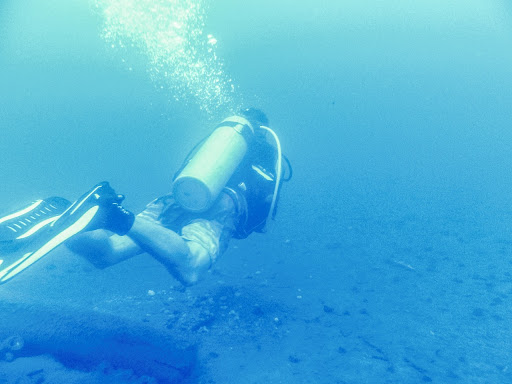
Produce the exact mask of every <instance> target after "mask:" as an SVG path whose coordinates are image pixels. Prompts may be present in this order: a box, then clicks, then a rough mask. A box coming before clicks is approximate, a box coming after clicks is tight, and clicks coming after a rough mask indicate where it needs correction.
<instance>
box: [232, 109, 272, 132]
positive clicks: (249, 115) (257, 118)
mask: <svg viewBox="0 0 512 384" xmlns="http://www.w3.org/2000/svg"><path fill="white" fill-rule="evenodd" d="M239 114H240V116H243V117H245V118H246V119H247V120H248V121H249V123H251V125H252V127H253V128H254V130H255V131H257V130H258V128H259V127H260V126H262V125H263V126H268V124H269V122H268V118H267V115H265V113H264V112H263V111H262V110H261V109H257V108H252V107H251V108H244V109H242V110H241V111H240V112H239Z"/></svg>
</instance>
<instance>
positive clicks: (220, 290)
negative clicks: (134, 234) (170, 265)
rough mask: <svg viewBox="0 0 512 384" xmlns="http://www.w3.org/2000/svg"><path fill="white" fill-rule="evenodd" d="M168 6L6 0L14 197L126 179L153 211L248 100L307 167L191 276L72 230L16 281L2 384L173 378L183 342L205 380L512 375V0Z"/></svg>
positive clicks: (5, 153) (8, 203) (5, 298)
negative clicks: (250, 231)
mask: <svg viewBox="0 0 512 384" xmlns="http://www.w3.org/2000/svg"><path fill="white" fill-rule="evenodd" d="M153 3H154V4H155V7H157V8H158V7H160V8H158V9H156V11H155V12H153V13H151V12H149V11H147V8H146V7H145V6H142V5H145V4H148V2H147V1H146V2H144V1H141V2H137V1H126V2H122V1H115V0H101V1H99V2H98V3H93V2H87V1H86V0H82V1H78V0H76V1H65V0H52V1H46V2H40V1H35V0H16V1H14V0H3V1H2V2H1V3H0V69H1V71H0V125H1V133H2V135H1V139H0V153H1V155H2V156H1V158H2V162H1V165H0V180H2V187H1V188H0V210H1V211H2V212H5V211H9V210H12V209H14V208H16V207H18V206H21V205H23V204H25V203H27V202H29V201H32V200H34V199H36V198H39V197H43V196H50V195H60V196H64V197H66V198H68V199H73V198H76V197H78V196H79V195H80V194H81V193H83V191H85V190H87V189H88V188H90V186H92V185H94V184H95V183H96V182H98V181H101V180H109V181H110V183H111V184H112V185H113V186H114V187H115V188H116V190H118V191H119V192H120V193H123V194H125V195H126V196H127V199H126V206H127V208H129V209H132V210H133V211H139V210H141V209H142V208H143V207H144V205H145V204H146V203H147V202H149V201H151V200H152V199H153V198H155V197H157V196H160V195H162V194H164V193H166V192H168V190H169V188H170V179H171V175H172V174H173V172H174V170H175V169H176V168H177V167H178V166H179V164H180V163H181V161H182V159H183V157H184V156H185V155H186V154H187V152H188V151H189V149H190V148H191V147H192V146H193V145H194V144H195V143H196V142H197V141H198V140H199V139H200V138H202V137H203V136H204V135H205V134H207V133H208V132H209V130H210V129H211V128H212V127H213V126H215V124H216V123H217V122H218V121H219V120H221V119H222V118H224V117H225V116H226V114H227V113H229V111H230V110H231V109H234V108H237V107H238V106H240V105H254V106H257V107H259V108H261V109H263V110H264V111H265V112H266V113H267V115H268V117H269V119H270V125H271V126H272V127H273V128H274V129H275V130H276V131H277V132H278V134H279V135H280V138H281V141H282V145H283V150H284V152H285V153H286V154H287V156H288V157H289V158H290V159H291V160H292V163H293V166H294V171H295V174H294V179H293V182H291V183H289V184H287V185H286V186H285V187H286V188H285V189H283V192H282V198H281V202H280V209H279V213H278V215H277V220H276V222H275V225H274V226H273V228H272V231H271V232H270V233H268V234H265V235H259V234H254V235H252V236H251V237H250V238H249V239H247V240H244V241H236V240H233V241H232V242H231V247H230V249H229V250H228V251H227V252H226V253H225V254H224V255H223V256H222V258H221V259H220V260H219V261H218V262H217V264H216V265H215V266H214V267H213V269H212V270H211V272H210V273H209V274H208V276H206V277H205V279H204V280H203V281H202V282H200V283H199V284H198V285H197V286H194V287H191V288H188V289H186V290H183V289H182V288H181V287H180V285H179V283H178V282H176V281H174V280H173V279H172V277H171V276H170V275H168V274H167V273H166V272H165V270H164V269H163V267H161V266H160V265H159V264H157V263H156V262H155V261H154V260H152V259H151V258H149V257H147V256H144V255H143V256H140V257H138V258H135V259H133V260H129V261H127V262H125V263H122V264H119V265H116V266H114V267H112V268H109V269H106V270H102V271H98V270H95V269H94V268H93V267H92V266H90V265H89V264H88V263H87V262H86V261H84V260H82V259H80V258H78V257H77V256H75V255H72V254H71V253H70V252H69V251H67V250H66V249H65V248H63V247H62V248H59V249H57V250H56V251H54V252H53V253H52V254H50V255H49V256H47V258H46V259H45V260H43V261H41V262H39V263H38V264H36V265H34V266H33V267H31V268H30V270H28V271H26V272H24V273H23V274H22V275H20V276H19V277H17V278H16V279H15V280H13V281H12V282H10V283H8V284H6V285H3V286H1V288H0V307H1V308H2V311H3V315H2V316H1V317H0V325H1V327H0V336H1V338H2V339H4V341H5V340H6V339H7V338H8V337H12V336H14V335H20V336H21V337H25V342H26V346H24V347H23V348H21V349H20V350H19V351H17V350H16V351H12V352H8V349H6V348H3V347H0V352H1V354H3V355H5V354H6V353H11V354H12V355H9V356H7V355H6V356H5V357H4V358H3V360H2V356H0V383H11V382H12V383H14V382H16V380H25V381H22V382H30V383H31V382H34V383H35V382H38V383H42V382H48V383H56V382H67V383H74V382H76V383H83V382H89V383H100V382H108V383H144V382H146V383H152V382H156V380H159V381H160V382H166V375H167V373H166V372H167V371H168V370H169V368H168V367H167V368H162V367H161V366H160V368H159V366H158V364H157V363H154V361H156V360H155V358H154V355H159V354H160V351H162V350H163V351H166V350H168V349H169V348H170V345H172V343H173V342H174V340H177V341H176V343H177V344H176V345H178V346H179V347H177V350H179V351H187V352H186V358H187V359H186V361H185V363H184V364H185V365H186V366H187V367H188V369H186V370H184V371H183V372H184V373H183V375H182V378H186V380H188V382H194V383H196V382H197V383H419V382H434V383H507V382H512V374H511V364H512V361H511V357H510V350H511V349H512V342H511V340H512V338H511V334H512V328H511V326H510V324H512V322H511V320H512V315H511V314H510V313H511V309H512V297H511V292H512V262H511V260H512V259H511V257H510V255H511V253H512V232H511V230H510V229H511V224H510V223H511V222H512V210H511V208H510V207H511V206H512V198H511V196H512V194H511V193H510V192H511V191H512V178H511V177H510V174H511V173H512V162H511V161H510V154H511V151H512V133H511V131H510V122H511V121H512V109H511V108H510V105H511V103H512V51H511V50H510V47H511V46H512V6H511V5H510V4H508V3H507V2H506V1H499V0H465V1H462V0H456V1H452V2H444V1H438V0H435V1H423V0H420V1H415V2H408V1H400V0H396V1H387V2H383V1H376V0H373V1H371V0H363V1H361V0H358V1H356V0H346V1H320V2H319V1H300V2H297V1H290V0H283V1H281V2H277V4H276V2H275V1H269V0H261V1H258V2H249V3H247V2H234V1H226V0H219V1H212V2H207V1H192V0H183V1H179V0H175V1H155V2H153ZM141 4H142V5H141ZM130 7H131V8H130ZM137 7H139V8H137ZM194 7H196V8H194ZM134 9H139V12H143V13H142V15H141V14H138V15H137V14H136V12H134V11H133V10H134ZM130 10H132V12H130ZM165 10H168V11H169V13H168V14H166V13H165V12H164V11H165ZM191 10H194V12H192V11H191ZM107 11H108V12H110V13H108V15H109V17H107V16H106V15H107ZM148 12H149V13H148ZM120 20H122V21H123V23H120ZM162 31H167V32H169V33H170V34H169V35H165V39H164V38H163V37H162ZM183 31H185V32H183ZM198 31H201V32H202V34H199V35H198ZM208 35H211V36H208ZM179 39H182V40H179ZM198 63H199V64H198ZM198 68H199V69H198ZM202 69H204V70H202ZM165 72H167V73H165ZM217 85H218V87H216V86H217ZM215 92H217V93H215ZM212 94H214V97H211V96H210V95H212ZM18 320H19V321H18ZM2 322H3V324H2ZM27 324H29V325H27ZM38 324H39V325H38ZM109 324H112V325H111V326H110V325H109ZM27 328H28V329H32V330H33V331H32V332H29V331H27ZM2 329H3V330H2ZM55 329H58V330H59V331H57V332H56V331H55ZM77 329H83V332H80V331H77ZM26 332H28V336H23V335H24V334H25V333H26ZM38 335H39V336H38ZM66 335H68V336H69V337H66ZM119 335H122V336H119ZM70 338H72V339H73V340H74V341H73V342H71V341H70ZM121 339H123V340H124V339H126V340H127V341H125V342H123V341H122V340H121ZM162 340H163V341H162ZM165 340H171V341H165ZM0 342H2V341H1V340H0ZM143 342H147V344H146V345H145V346H143V347H140V346H139V344H140V343H142V344H143ZM30 343H32V344H30ZM123 343H124V344H123ZM123 345H130V346H131V348H127V349H126V352H125V351H123V350H122V349H123ZM101 346H106V348H107V349H108V348H110V350H111V351H112V354H110V355H108V354H107V355H105V356H104V358H103V357H102V355H101V353H100V352H99V351H100V349H101ZM134 346H135V347H134ZM2 348H3V349H2ZM116 350H119V351H118V353H117V354H116ZM6 351H7V352H6ZM162 353H163V354H166V353H167V352H162ZM169 354H170V355H172V353H171V352H169ZM87 356H89V357H90V358H89V359H87V358H86V357H87ZM131 357H134V359H133V360H130V358H131ZM135 357H136V358H135ZM169 359H170V360H169V361H171V360H172V359H173V357H169ZM176 359H178V360H179V358H176ZM11 360H12V361H11ZM130 361H132V364H131V363H130ZM152 362H153V363H152ZM187 364H188V365H187Z"/></svg>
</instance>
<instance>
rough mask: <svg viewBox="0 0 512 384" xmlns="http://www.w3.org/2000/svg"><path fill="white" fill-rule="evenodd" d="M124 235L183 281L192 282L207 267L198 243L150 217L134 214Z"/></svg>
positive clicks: (208, 260)
mask: <svg viewBox="0 0 512 384" xmlns="http://www.w3.org/2000/svg"><path fill="white" fill-rule="evenodd" d="M127 236H129V237H130V238H131V239H132V240H133V242H134V243H135V244H136V245H138V247H140V248H141V249H142V250H143V251H144V252H147V253H148V254H149V255H151V256H152V257H153V258H155V259H156V260H157V261H159V262H160V263H162V264H163V265H164V266H165V267H166V269H167V270H168V271H169V273H171V274H172V275H173V276H174V277H175V278H176V279H178V280H179V281H180V282H181V283H183V284H184V285H191V284H194V283H196V282H197V280H198V278H199V276H200V275H201V274H202V272H204V271H206V270H208V268H209V267H210V256H209V254H208V253H207V251H206V250H205V249H204V248H203V247H202V246H200V245H199V244H197V243H195V242H193V241H185V240H184V239H183V238H182V237H181V236H180V235H179V234H177V233H176V232H174V231H172V230H170V229H167V228H165V227H163V226H161V225H159V224H157V223H153V222H152V221H149V220H146V219H143V218H140V217H137V218H136V219H135V222H134V223H133V226H132V228H131V229H130V231H129V232H128V233H127Z"/></svg>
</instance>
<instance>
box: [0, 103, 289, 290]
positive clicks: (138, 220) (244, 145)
mask: <svg viewBox="0 0 512 384" xmlns="http://www.w3.org/2000/svg"><path fill="white" fill-rule="evenodd" d="M269 137H270V138H271V139H272V140H271V141H269V140H268V138H269ZM283 160H284V162H286V164H287V168H288V172H285V171H284V169H283ZM285 173H286V174H285ZM291 176H292V169H291V165H290V162H289V161H288V159H287V158H286V156H284V155H283V154H282V153H281V145H280V142H279V139H278V137H277V135H276V134H275V132H274V131H273V130H271V129H270V128H269V127H268V119H267V117H266V115H265V114H264V113H263V112H262V111H260V110H258V109H255V108H249V109H245V110H243V111H241V112H240V113H238V114H237V115H235V116H231V117H228V118H226V119H225V120H224V121H222V122H221V123H220V124H219V125H218V126H217V127H216V129H215V130H214V131H213V132H212V133H211V134H210V135H209V136H208V137H206V138H205V139H203V140H202V141H201V142H199V143H198V144H197V145H196V146H195V147H194V148H193V149H192V151H191V152H190V153H189V155H188V156H187V157H186V159H185V161H184V163H183V165H182V166H181V168H180V169H179V170H178V171H177V172H176V173H175V175H174V179H173V187H172V192H171V193H170V194H168V195H165V196H162V197H159V198H157V199H155V200H154V201H152V202H150V203H149V204H148V205H147V206H146V208H145V209H144V210H143V211H142V212H140V213H139V214H137V215H135V214H133V213H132V212H130V211H129V210H127V209H125V208H124V207H123V206H122V205H121V203H122V201H123V200H124V196H123V195H119V194H117V193H116V192H115V191H114V190H113V189H112V188H111V187H110V185H109V183H108V182H102V183H99V184H97V185H95V186H94V187H93V188H92V189H91V190H90V191H88V192H87V193H85V194H84V195H83V196H82V197H80V198H79V199H78V200H76V201H75V202H74V203H73V204H71V203H70V202H68V201H67V200H65V199H63V198H58V197H53V198H49V199H45V200H40V201H38V202H36V203H34V204H32V205H31V206H29V207H27V208H25V209H22V210H19V211H17V212H14V213H13V214H10V215H7V216H5V217H3V218H0V283H3V282H5V281H7V280H9V279H11V278H12V277H14V276H15V275H17V274H18V273H20V272H21V271H22V270H24V269H25V268H27V267H28V266H30V265H32V264H33V263H34V262H35V261H37V260H39V259H40V258H41V257H43V256H44V255H46V254H47V253H49V252H50V251H51V250H53V249H54V248H55V247H57V246H58V245H60V244H61V243H64V242H65V244H66V246H67V247H68V248H69V249H70V250H71V251H73V252H74V253H76V254H78V255H81V256H83V257H85V258H86V259H87V260H89V261H90V262H91V263H92V264H93V265H95V266H96V267H98V268H105V267H108V266H110V265H113V264H117V263H119V262H121V261H124V260H126V259H129V258H131V257H133V256H136V255H138V254H141V253H148V254H149V255H151V256H152V257H153V258H155V259H156V260H157V261H159V262H160V263H161V264H163V265H164V266H165V268H166V269H167V270H168V271H169V272H170V273H171V274H172V275H173V276H174V277H175V278H176V279H177V280H179V281H180V282H181V283H182V284H184V285H192V284H194V283H196V282H197V281H198V279H199V278H200V276H201V275H202V274H203V273H204V272H205V271H207V270H208V269H209V268H210V267H211V266H212V264H213V263H214V262H215V260H216V259H217V257H218V256H219V255H220V254H222V253H223V252H224V251H225V250H226V248H227V246H228V243H229V240H230V239H231V238H233V237H234V238H238V239H243V238H246V237H247V236H249V235H250V234H251V233H252V232H265V230H266V227H267V226H268V224H269V221H270V220H271V219H273V218H274V216H275V214H276V209H277V202H278V199H279V194H280V190H281V185H282V183H283V182H285V181H289V180H290V179H291ZM10 255H17V256H11V257H10ZM2 263H4V265H2ZM2 268H3V269H2Z"/></svg>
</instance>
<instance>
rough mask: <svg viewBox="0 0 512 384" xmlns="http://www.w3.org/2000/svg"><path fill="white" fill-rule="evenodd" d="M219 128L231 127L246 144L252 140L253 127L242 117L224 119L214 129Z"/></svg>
mask: <svg viewBox="0 0 512 384" xmlns="http://www.w3.org/2000/svg"><path fill="white" fill-rule="evenodd" d="M220 127H231V128H233V129H234V130H235V131H237V132H238V133H240V134H241V135H242V136H243V138H244V139H245V140H246V142H247V143H250V142H251V141H252V140H253V138H254V127H253V126H252V125H251V123H250V122H249V121H248V120H246V119H245V118H243V117H240V116H231V117H228V118H227V119H224V120H223V121H222V122H221V123H219V125H217V126H216V127H215V128H220Z"/></svg>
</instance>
